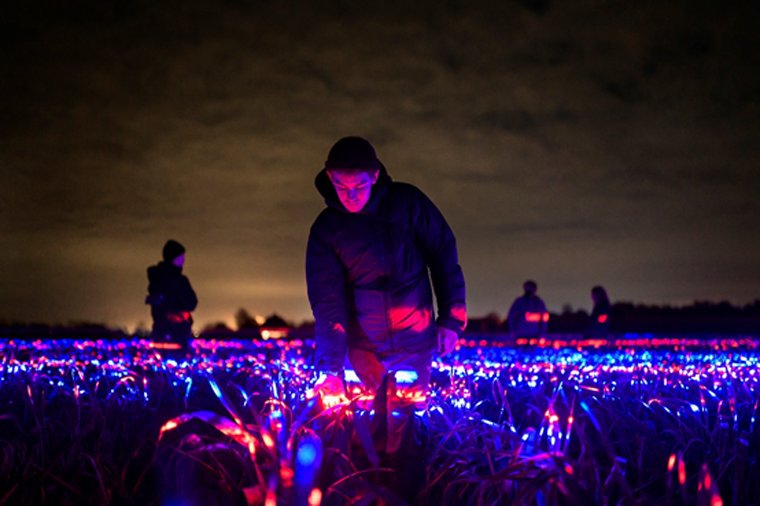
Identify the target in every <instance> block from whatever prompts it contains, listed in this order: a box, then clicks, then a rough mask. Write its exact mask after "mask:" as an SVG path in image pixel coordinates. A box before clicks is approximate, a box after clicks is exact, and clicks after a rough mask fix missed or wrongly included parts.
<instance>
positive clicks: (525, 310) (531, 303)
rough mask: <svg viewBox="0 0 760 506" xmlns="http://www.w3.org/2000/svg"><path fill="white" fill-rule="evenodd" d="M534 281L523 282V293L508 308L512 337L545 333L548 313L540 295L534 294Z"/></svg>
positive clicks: (538, 335)
mask: <svg viewBox="0 0 760 506" xmlns="http://www.w3.org/2000/svg"><path fill="white" fill-rule="evenodd" d="M537 290H538V285H537V284H536V282H535V281H530V280H529V281H526V282H525V283H523V291H524V293H523V295H522V296H521V297H518V298H516V299H515V301H514V302H513V303H512V306H511V307H510V308H509V313H508V315H507V323H508V325H509V330H510V331H511V332H512V337H514V338H521V337H522V338H531V337H540V336H544V335H545V334H546V327H547V325H548V323H547V322H548V321H549V313H548V312H547V311H546V304H544V301H543V300H541V297H539V296H538V295H536V291H537Z"/></svg>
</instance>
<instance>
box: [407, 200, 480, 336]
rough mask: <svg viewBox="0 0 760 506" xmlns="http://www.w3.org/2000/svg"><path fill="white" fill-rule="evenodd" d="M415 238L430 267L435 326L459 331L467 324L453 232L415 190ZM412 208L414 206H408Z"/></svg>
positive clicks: (462, 280) (461, 279)
mask: <svg viewBox="0 0 760 506" xmlns="http://www.w3.org/2000/svg"><path fill="white" fill-rule="evenodd" d="M416 200H417V206H416V210H414V212H415V214H416V219H415V222H414V230H415V239H416V243H417V247H418V248H419V249H420V251H421V252H422V256H423V258H424V259H425V263H426V264H427V266H428V268H429V269H430V277H431V279H432V282H433V291H434V292H435V298H436V300H437V302H438V319H437V323H438V325H440V326H442V327H445V328H447V329H450V330H453V331H455V332H457V333H461V332H462V331H463V330H464V329H465V327H466V326H467V303H466V300H465V298H466V295H465V284H464V274H463V273H462V268H461V267H460V266H459V255H458V253H457V243H456V239H455V237H454V233H453V232H452V231H451V228H449V225H448V223H446V219H445V218H444V217H443V215H442V214H441V212H440V211H439V210H438V208H437V207H436V206H435V204H433V202H432V201H431V200H430V199H429V198H428V197H427V196H426V195H425V194H424V193H422V192H421V191H419V190H417V199H416ZM412 208H413V209H414V207H412Z"/></svg>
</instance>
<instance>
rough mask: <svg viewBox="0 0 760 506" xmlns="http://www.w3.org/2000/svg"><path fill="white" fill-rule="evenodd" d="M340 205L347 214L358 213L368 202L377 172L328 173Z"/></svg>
mask: <svg viewBox="0 0 760 506" xmlns="http://www.w3.org/2000/svg"><path fill="white" fill-rule="evenodd" d="M327 175H328V176H329V177H330V181H332V184H333V186H334V187H335V192H336V193H337V194H338V199H340V203H341V204H343V205H344V206H345V208H346V210H348V212H349V213H358V212H359V211H361V210H362V209H364V206H366V205H367V202H369V197H370V196H371V195H372V185H373V184H375V182H376V181H377V177H378V175H379V172H374V173H370V172H358V171H350V172H344V171H328V172H327Z"/></svg>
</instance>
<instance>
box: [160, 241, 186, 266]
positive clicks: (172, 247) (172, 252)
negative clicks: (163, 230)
mask: <svg viewBox="0 0 760 506" xmlns="http://www.w3.org/2000/svg"><path fill="white" fill-rule="evenodd" d="M184 252H185V247H184V246H182V245H181V244H180V243H178V242H177V241H175V240H174V239H169V240H168V241H166V244H164V252H163V255H164V260H166V261H167V262H171V261H172V260H174V259H175V258H177V257H178V256H180V255H181V254H182V253H184Z"/></svg>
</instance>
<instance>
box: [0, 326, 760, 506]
mask: <svg viewBox="0 0 760 506" xmlns="http://www.w3.org/2000/svg"><path fill="white" fill-rule="evenodd" d="M515 344H516V345H514V346H507V345H505V343H502V342H491V341H490V340H488V339H474V340H465V341H462V342H461V345H462V346H461V347H460V349H459V350H458V351H457V352H456V353H455V354H454V356H452V357H450V358H449V357H447V359H446V360H439V361H436V362H434V364H433V374H432V390H431V394H430V396H429V397H428V398H427V399H426V400H423V399H420V398H416V399H411V400H410V399H408V398H407V399H404V400H399V401H398V412H396V413H395V416H396V417H397V418H401V419H403V418H404V417H405V416H407V419H408V420H411V422H410V423H413V424H414V425H413V426H414V430H415V432H416V435H417V439H418V440H419V441H421V443H420V445H421V448H422V449H423V450H422V454H421V455H420V461H419V463H420V466H421V468H422V469H423V473H421V475H420V476H421V480H420V481H419V483H417V484H416V485H415V486H416V488H415V489H414V491H415V493H414V495H415V497H416V501H417V503H419V504H430V505H434V504H435V505H438V504H601V503H607V504H616V503H618V502H621V501H622V502H623V503H626V502H627V503H629V504H634V503H635V502H636V501H639V502H638V503H637V504H709V505H712V506H717V505H718V504H752V503H757V502H758V500H760V470H758V462H757V454H758V450H760V437H758V427H757V426H756V423H755V417H756V414H757V408H758V400H760V388H758V381H759V380H760V378H759V377H758V376H759V373H758V360H759V358H760V352H759V351H758V343H757V342H756V341H755V340H753V339H750V338H741V339H714V340H709V341H705V340H697V339H673V338H664V337H657V338H656V337H652V336H624V337H620V338H615V339H610V340H595V341H582V340H581V341H578V340H573V339H570V338H568V339H564V340H555V341H546V340H544V341H535V342H522V341H521V342H518V343H515ZM195 348H196V350H197V353H196V355H195V358H194V359H192V360H189V361H179V362H175V361H173V360H162V359H161V358H159V357H158V355H157V354H156V352H155V350H153V349H151V348H150V343H149V342H148V341H144V340H143V341H141V340H137V339H135V340H130V341H113V342H102V341H100V342H93V341H69V340H67V341H57V342H40V341H37V342H17V341H16V342H14V341H7V340H6V341H0V352H1V353H2V362H1V363H0V380H1V381H2V383H0V448H1V449H0V458H1V459H2V460H0V465H1V466H2V469H0V504H37V503H40V501H41V500H43V499H44V500H45V501H47V502H49V503H50V504H65V503H71V504H79V503H84V502H89V503H91V504H107V503H114V502H116V503H119V504H141V505H145V504H150V503H154V504H266V506H274V505H275V504H298V505H301V504H303V505H315V504H320V503H321V504H349V503H351V501H353V500H356V498H360V499H361V500H365V501H367V502H369V501H372V500H376V499H382V500H383V501H385V502H386V503H389V504H393V503H394V501H397V503H398V504H402V503H401V502H398V501H400V499H398V498H396V497H395V496H393V495H392V494H391V493H390V492H388V488H389V487H390V488H393V487H392V486H390V485H389V484H391V483H392V480H391V479H390V477H391V476H393V473H394V472H395V471H398V470H397V469H395V468H394V466H395V464H394V460H393V459H392V458H388V456H385V455H383V453H382V452H379V453H378V451H376V450H375V448H374V445H373V444H372V440H371V438H370V439H368V438H369V435H368V428H369V427H371V426H372V424H373V423H375V422H373V417H377V416H378V415H377V413H375V408H376V407H377V406H375V405H373V393H372V392H366V391H361V389H360V388H359V386H358V385H357V384H356V383H350V388H349V391H350V392H351V396H352V398H354V401H353V402H345V403H343V404H340V405H338V406H336V407H334V408H331V409H329V410H323V409H322V408H321V406H320V402H319V399H315V398H310V397H311V387H312V386H313V383H314V381H315V379H316V378H315V374H314V373H313V371H312V369H311V365H310V364H311V355H312V353H313V348H312V347H311V346H310V345H309V344H303V343H301V342H294V343H285V342H282V341H280V342H279V343H277V342H266V343H261V344H254V343H250V342H241V341H232V342H215V341H202V340H197V341H196V342H195ZM348 378H349V379H350V378H351V374H350V373H349V374H348ZM407 380H408V377H406V376H405V375H403V374H401V375H398V382H399V386H400V391H401V395H402V396H403V392H404V389H403V385H404V382H405V381H407ZM412 401H416V402H414V403H412ZM409 417H411V418H409Z"/></svg>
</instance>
